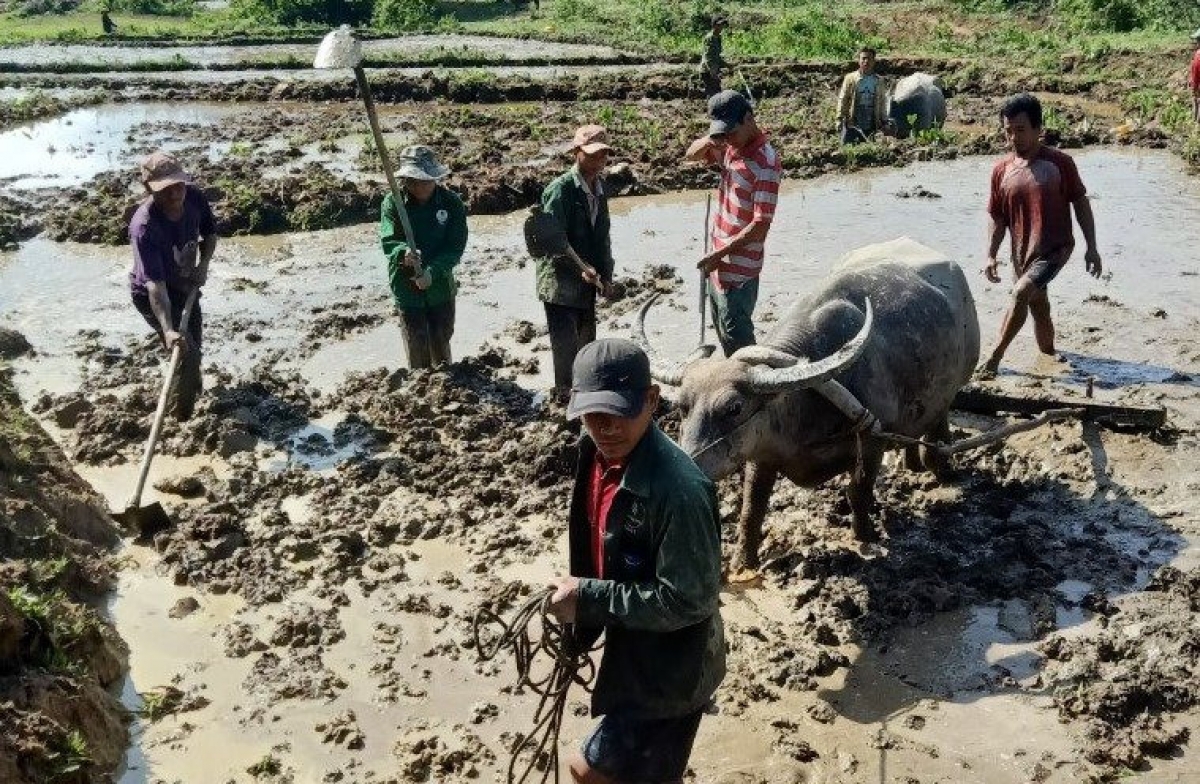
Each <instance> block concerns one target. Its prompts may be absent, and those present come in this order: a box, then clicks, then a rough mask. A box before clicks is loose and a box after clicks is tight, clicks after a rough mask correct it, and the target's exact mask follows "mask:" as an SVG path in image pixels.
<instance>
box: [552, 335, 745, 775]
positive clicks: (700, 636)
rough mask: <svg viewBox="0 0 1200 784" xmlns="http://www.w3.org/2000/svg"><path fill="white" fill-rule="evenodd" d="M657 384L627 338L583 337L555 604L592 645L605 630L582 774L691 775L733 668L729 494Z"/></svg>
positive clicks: (575, 765) (580, 759)
mask: <svg viewBox="0 0 1200 784" xmlns="http://www.w3.org/2000/svg"><path fill="white" fill-rule="evenodd" d="M658 395H659V390H658V387H657V386H655V385H654V384H653V382H652V381H651V379H650V362H649V360H648V359H647V357H646V354H645V353H644V352H643V351H642V350H641V349H640V348H638V347H637V346H636V345H635V344H633V343H631V342H629V341H628V340H619V339H611V338H610V339H604V340H597V341H595V342H593V343H589V344H588V345H586V346H584V347H583V349H582V350H580V352H579V356H578V357H576V359H575V365H574V384H573V388H572V390H571V400H570V403H569V405H568V406H567V416H568V417H570V418H572V419H574V418H576V417H582V418H583V426H584V429H585V430H586V431H587V432H586V435H584V436H583V438H582V439H581V442H580V458H579V466H578V470H577V474H576V479H575V491H574V494H573V496H572V500H571V512H570V523H569V525H570V531H569V539H570V551H571V554H570V555H571V575H572V576H570V577H560V578H558V579H557V580H556V581H555V582H554V583H553V588H554V589H555V592H554V594H553V596H552V597H551V600H550V611H551V612H552V613H553V614H554V615H555V617H557V618H558V620H559V621H561V622H563V623H570V624H575V628H574V633H575V641H576V643H577V644H578V645H579V646H582V647H585V648H589V647H591V646H592V645H593V644H594V643H595V641H596V640H597V638H599V636H600V634H601V633H603V634H604V635H605V643H604V653H603V656H602V658H601V660H600V669H599V672H598V673H597V677H596V683H595V688H594V690H593V691H592V715H594V716H598V715H602V716H603V717H604V718H603V719H602V720H601V721H600V723H599V725H597V727H596V729H595V730H594V731H593V733H592V735H591V736H590V737H589V738H588V739H587V740H586V741H585V742H584V744H583V748H582V749H581V750H580V752H579V753H577V754H576V755H574V756H573V758H572V759H571V760H570V763H569V765H570V770H571V775H572V777H573V779H574V781H575V782H576V783H577V784H612V783H615V782H626V783H632V782H655V783H656V784H660V783H664V782H678V781H680V780H681V779H682V778H683V774H684V771H685V770H686V769H687V762H688V757H689V756H690V755H691V750H692V743H693V742H694V740H695V738H696V731H697V729H698V728H699V726H700V719H701V717H702V716H703V715H704V710H705V707H706V706H707V705H708V704H709V702H710V701H711V700H712V696H713V693H714V692H715V691H716V689H717V686H718V685H719V684H720V683H721V680H722V679H723V678H724V677H725V639H724V633H723V628H722V624H721V615H720V606H719V592H720V584H721V539H720V533H719V531H718V525H719V518H718V512H717V498H716V492H715V490H714V488H713V484H712V482H710V481H709V480H708V479H707V478H705V476H704V474H703V473H701V471H700V469H698V468H697V467H696V465H695V463H693V462H692V460H691V458H689V457H688V456H687V455H686V454H685V453H684V452H683V450H681V449H680V448H679V447H678V446H677V445H676V444H675V442H673V441H672V440H671V439H670V438H668V437H667V436H666V435H664V434H663V432H662V431H661V430H659V429H658V428H657V427H656V426H655V425H654V421H653V417H654V411H655V408H656V407H657V406H658Z"/></svg>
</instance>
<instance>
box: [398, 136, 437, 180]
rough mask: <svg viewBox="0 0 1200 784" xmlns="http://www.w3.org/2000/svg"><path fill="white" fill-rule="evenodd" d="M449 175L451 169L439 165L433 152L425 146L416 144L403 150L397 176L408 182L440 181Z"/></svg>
mask: <svg viewBox="0 0 1200 784" xmlns="http://www.w3.org/2000/svg"><path fill="white" fill-rule="evenodd" d="M449 173H450V170H449V169H447V168H446V167H445V166H443V165H442V164H440V163H438V160H437V157H436V156H434V154H433V150H431V149H429V148H428V147H426V146H425V145H424V144H414V145H411V146H409V147H405V148H404V149H403V150H401V152H400V158H399V165H398V166H397V167H396V176H397V177H403V178H405V179H406V180H440V179H442V178H443V177H445V176H446V175H447V174H449Z"/></svg>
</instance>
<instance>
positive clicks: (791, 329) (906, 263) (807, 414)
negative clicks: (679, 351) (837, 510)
mask: <svg viewBox="0 0 1200 784" xmlns="http://www.w3.org/2000/svg"><path fill="white" fill-rule="evenodd" d="M652 303H653V300H651V301H650V302H647V303H646V305H644V306H643V308H642V311H641V314H640V317H639V320H638V327H637V331H636V333H635V338H638V339H639V340H640V342H641V344H642V346H643V348H644V349H645V350H646V352H647V354H649V356H650V360H651V372H652V373H653V375H654V377H655V379H656V380H658V381H659V382H660V383H664V384H670V385H674V386H680V387H681V389H680V391H679V398H678V400H679V407H680V411H681V414H682V425H681V429H680V444H681V445H682V447H683V448H684V449H685V450H686V451H687V452H688V453H689V454H690V455H691V456H692V459H693V460H695V461H696V464H697V465H698V466H700V468H701V469H702V470H703V471H704V472H705V474H707V475H708V476H709V477H710V478H712V479H719V478H721V477H724V476H727V475H729V474H731V473H733V472H734V471H735V470H737V468H738V467H739V466H741V465H743V464H745V466H746V471H745V477H744V485H743V495H742V508H741V520H740V531H741V535H740V537H741V542H740V548H739V555H738V558H739V560H740V561H741V563H740V564H738V565H740V566H745V567H747V568H757V566H758V563H759V561H758V549H759V545H760V543H761V541H762V523H763V518H764V516H765V514H766V510H767V503H768V501H769V500H770V495H771V491H772V489H773V488H774V485H775V481H776V479H777V478H778V477H779V475H780V474H783V475H784V476H786V477H787V478H788V479H791V480H792V481H793V482H795V483H796V484H797V485H800V486H802V487H815V486H816V485H818V484H821V483H822V482H825V481H827V480H829V479H832V478H833V477H836V476H838V475H839V474H843V473H846V472H848V471H853V472H854V473H853V475H852V477H851V480H850V485H849V490H848V493H847V494H848V496H849V501H850V507H851V510H852V512H853V530H854V534H855V536H856V537H857V538H858V539H860V540H871V539H873V538H875V536H876V533H875V528H874V525H873V524H872V521H871V512H872V507H873V505H874V484H875V479H876V476H877V475H878V472H879V467H880V464H881V463H882V460H883V454H884V452H885V451H886V450H887V449H888V448H891V445H890V444H889V443H887V442H884V441H882V440H880V439H878V438H873V437H872V436H871V435H870V433H871V430H870V429H869V427H865V426H867V425H869V424H870V421H871V420H870V418H869V417H863V416H861V415H862V414H863V413H864V411H863V409H864V408H865V409H866V411H869V412H870V414H871V415H873V416H874V418H875V419H877V421H878V424H879V426H880V428H881V429H882V430H883V431H884V432H888V433H897V434H902V435H906V436H930V437H933V438H935V439H939V440H940V439H944V438H945V437H947V436H948V435H949V422H948V415H949V411H950V405H951V402H952V401H953V400H954V396H955V394H956V393H957V392H958V390H959V389H960V388H961V387H962V386H963V384H965V383H966V382H967V380H968V379H969V378H970V377H971V373H972V370H973V369H974V367H975V363H976V362H977V361H978V359H979V322H978V320H977V318H976V315H975V302H974V300H973V299H972V298H971V291H970V288H969V287H968V286H967V281H966V278H965V277H964V276H963V272H962V270H961V269H960V268H959V266H958V265H957V264H955V263H954V262H953V261H950V260H948V259H946V258H945V257H944V256H943V255H941V254H939V253H937V252H935V251H933V250H931V249H929V248H927V247H925V246H923V245H920V244H918V243H916V242H914V241H913V240H910V239H907V238H901V239H897V240H893V241H891V242H887V243H882V244H879V245H872V246H869V247H866V248H863V249H861V250H859V251H856V252H855V253H852V254H850V256H848V257H847V258H846V259H845V261H844V262H843V263H842V264H841V265H840V266H839V268H838V269H837V270H835V271H834V272H833V273H831V274H830V276H829V277H828V278H827V279H826V280H825V281H824V283H823V284H822V285H821V286H820V288H819V289H818V290H817V291H815V292H813V293H812V294H810V295H809V296H807V297H805V298H803V299H801V300H800V301H798V302H797V303H796V304H795V305H793V306H792V308H791V310H789V311H788V313H787V315H785V316H784V317H783V318H782V319H781V320H780V321H779V323H778V324H777V325H776V326H775V328H774V329H773V330H772V331H771V333H770V334H769V335H768V336H767V337H766V339H765V340H764V341H763V342H762V343H761V344H760V345H757V346H749V347H747V348H744V349H741V350H739V351H738V352H736V353H735V354H734V355H733V356H731V357H729V358H728V359H713V358H695V359H692V360H691V361H689V362H686V363H679V362H669V361H666V360H664V359H663V358H662V357H660V356H659V355H658V354H657V353H656V352H655V351H654V349H653V348H652V347H651V346H650V343H649V341H648V339H647V338H646V332H645V317H646V312H647V310H649V307H650V305H651V304H652ZM854 420H857V421H854ZM937 457H938V456H937V455H936V453H934V452H933V451H932V450H930V451H928V452H926V451H924V450H921V451H918V450H915V449H908V450H907V451H906V454H905V458H906V459H905V462H906V464H907V465H908V466H909V467H910V468H913V469H919V468H920V467H922V466H923V467H925V468H926V469H929V470H934V471H936V470H938V468H939V465H938V462H937Z"/></svg>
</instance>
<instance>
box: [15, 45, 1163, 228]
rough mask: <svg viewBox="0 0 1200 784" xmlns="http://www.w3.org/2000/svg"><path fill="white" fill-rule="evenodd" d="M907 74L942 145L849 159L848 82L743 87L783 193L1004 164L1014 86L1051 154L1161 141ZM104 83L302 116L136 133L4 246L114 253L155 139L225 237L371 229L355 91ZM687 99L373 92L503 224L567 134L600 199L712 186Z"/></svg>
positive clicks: (962, 79) (991, 77) (1090, 87)
mask: <svg viewBox="0 0 1200 784" xmlns="http://www.w3.org/2000/svg"><path fill="white" fill-rule="evenodd" d="M1149 65H1150V64H1148V67H1149ZM1154 67H1157V68H1159V69H1161V68H1162V66H1161V65H1160V64H1154ZM918 69H924V70H930V71H932V72H934V73H938V74H941V75H942V76H943V78H944V80H945V82H946V85H947V91H948V93H949V95H950V102H949V117H948V124H947V130H946V131H945V132H944V133H939V134H934V135H931V136H929V137H926V138H923V139H911V140H892V139H883V140H881V141H880V142H879V143H876V144H870V145H863V146H862V147H858V148H848V147H843V146H842V145H840V144H839V143H838V142H837V140H836V139H835V138H834V137H835V134H834V133H833V132H832V128H833V126H834V124H835V123H834V107H833V103H834V98H835V94H836V89H837V84H838V81H839V79H840V74H841V70H842V69H841V67H839V66H836V65H805V64H797V65H786V66H782V65H772V66H760V67H758V68H750V69H747V70H746V73H747V78H748V79H750V80H751V81H752V82H753V84H754V90H755V94H756V97H757V98H758V99H759V109H758V114H759V118H760V121H761V123H762V124H763V126H764V127H765V128H767V129H768V130H769V132H770V134H771V137H772V140H773V143H774V144H775V145H776V147H777V149H779V151H780V153H781V155H782V158H783V165H784V169H785V174H786V176H787V177H789V178H808V177H815V176H819V175H822V174H827V173H830V172H834V171H843V170H847V169H855V168H862V167H871V166H902V165H907V164H909V163H912V162H913V161H920V160H934V159H946V158H954V157H958V156H960V155H967V154H985V153H986V154H995V153H999V152H1001V151H1002V149H1003V140H1002V138H1000V136H999V135H998V134H997V133H996V131H995V127H996V126H995V121H994V118H995V116H996V112H997V109H998V106H999V103H1000V100H1001V99H1002V96H1004V95H1006V94H1008V93H1010V92H1013V91H1015V90H1017V89H1031V90H1037V91H1040V92H1042V93H1043V97H1044V99H1045V100H1046V101H1047V103H1048V105H1051V106H1053V107H1054V108H1055V110H1056V112H1057V116H1058V117H1059V118H1060V119H1059V121H1058V127H1056V128H1054V129H1053V133H1052V141H1053V142H1054V143H1056V144H1058V145H1060V146H1063V147H1067V148H1073V147H1079V146H1083V145H1089V144H1110V143H1120V144H1132V145H1138V146H1145V147H1151V148H1154V147H1167V146H1170V145H1171V144H1172V140H1171V138H1170V136H1169V135H1168V134H1166V133H1165V132H1164V131H1163V130H1162V129H1161V128H1159V127H1158V126H1157V125H1155V124H1154V123H1148V124H1145V123H1138V122H1128V121H1126V122H1119V121H1117V120H1116V119H1114V118H1115V117H1121V116H1123V113H1122V112H1121V110H1120V109H1119V107H1117V106H1115V105H1114V104H1113V103H1112V102H1114V101H1116V100H1118V97H1119V96H1120V94H1121V93H1120V86H1117V87H1114V85H1113V84H1111V83H1110V82H1107V81H1104V80H1101V79H1098V78H1095V77H1091V76H1088V75H1086V74H1087V73H1089V72H1086V71H1085V72H1084V74H1083V75H1080V74H1077V73H1072V72H1068V73H1065V74H1063V75H1060V76H1051V77H1047V76H1038V75H1035V74H1034V73H1032V72H1029V73H1022V72H1020V71H1016V72H1005V73H1003V74H1001V73H999V72H985V71H982V70H981V69H979V67H978V66H977V65H973V64H964V63H961V62H946V61H923V60H912V61H910V60H904V61H895V62H892V63H890V64H887V65H886V66H885V68H884V70H885V72H887V73H890V74H893V75H902V74H905V73H910V72H912V71H914V70H918ZM89 84H90V83H89ZM97 86H99V83H97ZM104 86H105V87H106V88H108V89H120V90H122V91H123V92H122V93H120V99H121V100H155V101H158V100H176V101H179V100H183V101H200V100H204V101H213V100H216V101H231V100H232V101H287V102H301V103H303V104H305V107H304V109H302V110H298V109H296V108H292V107H287V106H280V108H278V109H268V110H266V111H265V112H264V111H262V110H259V109H255V110H247V111H245V112H240V113H237V114H235V115H234V116H233V117H232V118H230V119H228V120H226V121H223V122H221V123H217V124H212V125H206V126H199V127H198V126H194V125H190V124H176V125H174V126H172V125H171V124H170V123H168V124H166V125H163V124H161V123H155V124H153V125H152V126H151V125H147V126H145V127H138V128H135V129H134V131H133V134H132V136H133V138H134V139H137V140H140V141H139V142H138V143H135V144H133V145H131V147H130V149H129V155H130V160H129V161H128V166H127V168H126V169H125V170H124V171H114V172H109V173H104V174H101V175H98V176H97V177H95V178H94V179H92V180H91V181H90V182H86V183H83V184H81V185H80V186H79V187H73V188H70V189H61V188H57V189H56V188H46V189H40V190H38V191H33V192H28V191H27V192H25V193H24V195H23V197H22V198H23V203H20V204H16V203H14V204H12V205H10V206H6V205H2V204H0V213H3V214H8V215H10V216H11V217H10V218H8V219H7V223H8V224H13V223H14V222H15V221H17V220H18V219H17V216H18V215H21V216H22V217H21V218H20V224H19V226H15V227H13V228H10V229H8V231H7V236H9V237H10V238H11V239H10V240H9V241H10V242H12V241H16V240H17V239H21V238H23V237H26V236H28V235H29V234H31V233H34V232H36V231H38V230H42V229H44V230H45V231H46V234H47V236H49V237H50V238H52V239H56V240H67V239H69V240H75V241H81V242H101V243H109V244H120V243H123V242H124V241H125V239H126V237H125V226H126V222H127V216H128V214H129V212H130V210H131V209H132V208H133V205H135V204H136V201H137V199H138V198H139V194H138V193H137V191H136V189H134V188H133V183H132V176H131V175H130V174H129V172H131V171H133V164H134V162H135V161H134V159H133V156H135V155H139V154H142V153H144V152H148V151H150V150H151V149H153V148H154V147H155V146H159V145H161V144H163V143H164V142H171V143H173V144H175V146H176V147H178V152H179V154H180V155H182V156H183V157H184V158H185V160H186V161H187V162H188V165H189V166H190V167H191V168H192V169H193V171H194V172H195V173H196V175H197V177H198V180H199V182H200V183H201V184H202V185H203V186H204V187H205V188H206V190H207V191H208V192H209V194H210V197H211V198H212V199H213V200H214V202H215V203H216V206H217V211H218V214H219V215H220V218H221V223H220V230H221V231H222V233H226V234H230V233H234V234H268V233H276V232H284V231H297V230H311V229H321V228H331V227H335V226H343V225H351V224H356V223H362V222H367V221H371V220H373V219H375V217H376V216H377V214H378V209H379V204H380V202H381V199H382V190H383V188H382V187H381V186H382V178H381V177H380V176H379V175H378V174H377V171H378V163H377V161H376V159H375V156H374V155H373V154H372V153H371V151H370V146H369V145H367V148H366V149H365V150H364V149H363V143H362V141H361V140H362V138H363V135H364V127H365V126H364V123H363V119H362V117H361V109H360V108H359V107H358V106H357V103H356V98H355V92H354V87H353V84H352V83H351V82H349V81H347V82H345V84H336V83H317V82H302V81H296V82H276V81H274V80H268V81H265V82H260V83H255V82H249V83H246V82H243V83H237V84H211V85H196V84H190V85H184V84H179V85H171V84H163V83H156V84H155V85H153V86H152V87H146V88H138V87H137V85H136V83H135V82H121V83H120V84H114V83H105V85H104ZM697 90H698V87H697V85H696V84H695V80H694V78H693V77H692V76H691V74H690V72H688V71H687V70H686V69H685V70H681V71H680V72H679V73H676V74H651V75H638V74H634V73H630V74H624V75H621V74H614V75H608V76H604V77H600V76H596V77H592V78H584V79H572V80H548V81H530V80H527V79H519V78H496V79H465V78H461V77H457V76H453V75H449V76H444V75H438V74H435V73H434V72H432V71H431V72H429V73H428V74H426V75H425V76H424V77H422V78H419V79H412V78H407V77H405V78H396V77H389V76H387V75H386V74H385V75H382V76H377V77H374V79H373V91H374V92H375V96H376V100H377V101H379V102H380V103H381V104H384V108H383V112H384V114H383V123H384V126H385V131H386V132H388V133H389V134H390V135H391V136H392V138H393V139H395V140H396V141H394V142H393V145H397V144H402V143H408V142H416V141H420V142H422V143H426V144H429V145H431V146H433V147H434V148H435V149H436V150H437V151H438V153H439V154H440V155H441V156H442V157H443V159H444V161H445V162H446V163H447V164H448V165H449V166H450V167H451V169H452V170H453V171H454V172H455V175H454V176H453V177H452V178H451V179H450V180H449V183H448V184H449V186H450V187H451V188H453V189H455V190H456V191H458V192H459V193H460V194H461V195H462V196H463V198H464V200H465V201H466V203H467V205H468V208H469V210H470V211H471V213H473V214H498V213H504V212H510V211H512V210H515V209H519V208H522V207H525V206H528V205H529V204H532V203H533V202H534V201H535V200H536V199H537V198H538V196H539V194H540V191H541V188H542V187H543V186H544V185H545V183H546V182H547V181H548V180H549V179H550V178H552V177H553V176H555V175H556V174H557V173H558V171H559V170H560V169H561V168H562V167H563V165H564V163H565V155H564V152H565V147H566V141H567V140H568V139H569V138H570V135H571V132H572V130H573V129H574V127H576V126H578V125H579V124H582V123H585V122H595V121H600V122H603V123H604V124H606V125H608V126H609V129H610V132H611V133H612V135H613V141H614V144H615V145H616V147H617V152H616V153H615V155H614V156H613V158H612V164H613V166H612V172H611V174H610V190H611V192H613V193H615V194H616V195H630V194H649V193H663V192H667V191H672V190H677V189H680V188H700V187H705V186H708V185H710V184H711V183H712V175H711V174H710V173H709V172H706V171H705V170H703V169H701V168H698V167H687V166H683V165H681V163H680V157H681V155H682V151H683V150H684V149H686V147H687V145H688V143H689V142H690V141H691V139H693V138H695V137H696V136H698V135H699V134H700V133H702V131H703V129H704V122H703V118H702V113H703V112H702V110H701V108H702V101H701V96H700V95H699V93H698V91H697ZM1080 98H1086V99H1088V100H1079V99H1080ZM429 102H433V103H432V104H430V103H429ZM387 104H392V105H390V106H388V105H387ZM531 129H536V133H534V132H531ZM351 140H352V141H353V143H350V142H351ZM214 145H217V146H225V147H229V146H230V145H238V148H239V152H238V155H237V156H231V155H224V154H222V155H214V154H213V153H212V152H211V150H212V147H213V146H214ZM306 146H309V147H315V148H316V151H315V152H314V151H312V150H306V149H305V148H306ZM347 165H348V167H349V168H348V169H347ZM0 222H2V221H0Z"/></svg>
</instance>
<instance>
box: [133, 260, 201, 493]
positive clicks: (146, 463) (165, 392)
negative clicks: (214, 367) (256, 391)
mask: <svg viewBox="0 0 1200 784" xmlns="http://www.w3.org/2000/svg"><path fill="white" fill-rule="evenodd" d="M200 270H201V277H203V275H204V273H205V272H207V270H208V261H207V260H205V261H203V262H201V264H200ZM199 296H200V287H199V286H195V287H193V288H192V290H191V292H190V293H189V294H188V298H187V302H185V303H184V304H183V313H182V314H181V315H180V317H179V333H180V335H181V337H182V336H186V335H187V334H188V322H190V321H191V318H192V309H193V308H194V307H195V306H196V298H197V297H199ZM182 339H183V340H188V338H187V337H182ZM192 350H193V351H195V350H196V349H195V347H193V349H192ZM182 356H183V347H182V346H180V345H179V342H178V341H176V343H175V345H174V346H173V347H172V348H171V361H170V362H168V363H167V372H166V375H165V376H163V385H162V391H161V392H159V393H158V408H157V409H156V410H155V412H154V424H153V425H151V426H150V438H148V439H147V440H146V449H145V451H143V452H142V467H141V469H140V471H139V472H138V481H137V488H136V489H135V490H134V491H133V497H132V498H130V499H129V504H128V505H127V508H129V509H134V508H136V507H138V506H140V505H141V502H142V491H143V490H144V489H145V488H146V477H147V476H149V474H150V463H151V462H152V461H153V460H154V446H155V444H157V443H158V436H159V434H160V433H162V426H163V419H164V418H165V416H166V413H167V400H168V399H169V398H170V396H171V381H172V380H173V379H174V378H175V371H176V370H177V369H178V368H179V360H180V358H181V357H182Z"/></svg>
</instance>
